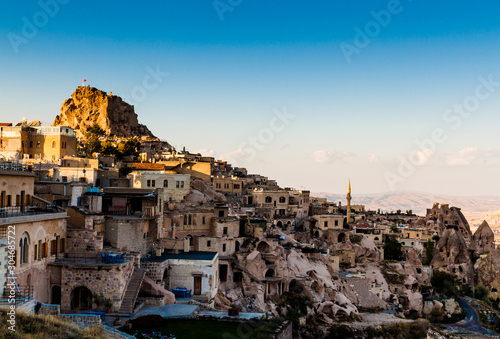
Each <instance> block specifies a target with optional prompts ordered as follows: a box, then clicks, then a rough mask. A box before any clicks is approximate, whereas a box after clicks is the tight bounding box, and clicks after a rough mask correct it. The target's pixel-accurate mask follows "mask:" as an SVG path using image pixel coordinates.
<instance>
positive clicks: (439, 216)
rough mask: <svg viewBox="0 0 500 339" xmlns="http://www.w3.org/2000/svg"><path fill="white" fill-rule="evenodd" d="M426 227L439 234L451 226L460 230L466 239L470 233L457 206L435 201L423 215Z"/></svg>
mask: <svg viewBox="0 0 500 339" xmlns="http://www.w3.org/2000/svg"><path fill="white" fill-rule="evenodd" d="M425 219H426V227H427V228H428V229H430V230H432V231H436V232H438V234H439V236H441V235H442V234H443V233H444V232H445V231H446V230H447V229H448V228H453V229H455V230H457V231H458V232H460V233H461V234H462V236H463V237H464V238H465V239H466V240H467V241H468V240H469V238H470V237H471V235H472V232H471V230H470V226H469V223H468V222H467V219H465V216H464V215H463V213H462V211H461V209H460V208H458V207H450V206H449V205H448V204H441V206H439V204H438V203H435V204H434V206H432V208H429V209H427V214H426V216H425Z"/></svg>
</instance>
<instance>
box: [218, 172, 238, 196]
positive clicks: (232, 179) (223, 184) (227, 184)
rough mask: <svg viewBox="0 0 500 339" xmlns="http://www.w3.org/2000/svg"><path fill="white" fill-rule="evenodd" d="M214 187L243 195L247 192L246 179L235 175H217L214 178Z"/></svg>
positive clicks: (225, 192)
mask: <svg viewBox="0 0 500 339" xmlns="http://www.w3.org/2000/svg"><path fill="white" fill-rule="evenodd" d="M213 188H214V190H215V191H217V192H221V193H224V194H232V195H242V194H244V193H245V188H246V181H245V179H243V178H239V177H237V176H234V175H231V176H226V175H216V176H214V178H213Z"/></svg>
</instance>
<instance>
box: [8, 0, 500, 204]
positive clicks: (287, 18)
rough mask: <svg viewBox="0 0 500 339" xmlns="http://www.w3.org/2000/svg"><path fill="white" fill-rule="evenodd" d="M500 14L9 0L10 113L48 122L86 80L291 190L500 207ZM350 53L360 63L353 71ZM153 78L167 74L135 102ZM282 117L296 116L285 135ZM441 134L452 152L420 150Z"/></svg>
mask: <svg viewBox="0 0 500 339" xmlns="http://www.w3.org/2000/svg"><path fill="white" fill-rule="evenodd" d="M44 4H47V5H44ZM54 4H56V5H54ZM216 7H217V8H219V9H217V8H216ZM223 9H225V10H223ZM391 10H392V13H391ZM499 12H500V3H498V2H495V1H483V2H481V3H473V2H451V1H442V2H439V3H435V2H430V1H400V2H395V1H347V0H342V1H335V2H332V1H317V2H314V3H304V2H299V1H288V2H286V3H285V2H278V1H273V2H269V1H249V0H242V1H238V0H220V1H148V2H137V1H121V2H119V3H118V2H98V1H85V2H79V1H74V0H73V1H68V0H64V1H63V0H60V1H59V2H56V0H52V1H41V2H36V1H32V2H29V3H27V2H22V3H21V2H6V1H4V2H2V3H1V4H0V37H1V38H0V51H1V53H0V77H1V79H2V80H3V81H1V82H0V93H2V95H1V100H0V115H1V118H2V120H3V121H10V122H17V121H19V120H20V119H21V118H22V117H26V118H28V119H32V120H42V122H44V123H45V124H50V123H52V121H53V119H54V117H55V116H56V115H57V114H58V113H59V110H60V107H61V104H62V102H63V101H64V100H65V99H66V98H68V97H69V96H70V95H71V93H72V92H73V91H74V89H75V87H76V86H78V85H80V84H81V81H82V79H83V78H85V79H87V80H88V84H89V85H91V86H95V87H97V88H99V89H102V90H104V91H108V92H110V91H111V92H113V93H114V94H117V95H120V96H123V97H126V98H128V99H129V101H130V103H131V104H134V106H135V108H136V113H138V115H139V121H140V122H141V123H144V124H146V125H148V126H149V128H150V129H151V130H152V131H153V133H154V134H156V135H157V136H158V137H160V138H162V139H166V140H168V141H169V142H170V143H172V144H173V145H176V146H177V147H178V148H180V147H182V146H186V148H187V149H188V150H191V151H200V150H202V151H203V152H204V153H205V154H207V155H213V156H215V157H217V158H224V159H228V160H230V162H231V163H233V165H241V166H245V167H247V168H248V169H249V171H250V172H253V173H261V174H265V175H268V176H269V177H272V178H275V179H277V180H278V182H279V183H280V184H281V185H282V186H293V187H296V188H306V189H311V190H312V191H315V192H320V191H323V192H333V193H340V192H344V191H345V187H346V182H347V180H348V178H351V181H352V182H353V192H354V193H373V192H387V191H391V190H413V191H422V192H430V193H441V194H452V195H493V194H497V193H498V192H499V191H500V181H499V180H496V176H497V173H498V169H499V165H500V161H499V160H500V143H499V138H498V137H497V135H496V134H497V128H498V127H497V126H499V123H500V116H499V114H497V113H498V108H499V107H500V106H499V105H500V86H498V85H495V82H496V81H497V80H498V81H499V82H500V63H498V55H499V54H500V53H499V52H500V47H499V46H500V44H499V42H500V41H499V40H500V24H499V21H498V18H497V16H498V13H499ZM373 13H378V15H379V16H380V15H382V17H383V13H386V14H387V13H390V18H388V17H387V16H386V17H385V20H386V21H385V22H383V25H382V24H380V23H379V22H377V21H376V19H375V17H374V15H373ZM381 13H382V14H381ZM221 18H222V19H223V20H221ZM26 22H28V24H26ZM26 25H28V26H29V25H33V27H35V29H36V32H32V31H29V30H27V28H26V27H27V26H26ZM23 29H24V33H23ZM370 29H374V31H369V30H370ZM359 31H361V32H362V33H363V34H365V35H366V36H367V39H368V41H369V44H367V45H366V46H363V47H360V45H356V44H355V41H354V40H355V38H356V35H357V34H358V33H357V32H359ZM370 32H371V33H370ZM347 44H349V45H350V46H353V47H354V48H357V51H358V52H359V53H354V54H352V55H350V56H349V59H350V60H349V61H348V60H347V58H346V57H345V55H344V53H343V51H342V48H341V47H342V46H346V45H347ZM151 69H159V70H160V71H161V72H165V73H168V76H166V77H162V78H161V79H160V80H161V81H160V82H158V83H156V84H155V86H153V87H154V88H153V89H149V90H146V92H144V93H145V94H144V95H143V96H142V97H138V96H137V95H134V93H138V92H137V90H138V88H140V87H141V86H142V87H144V86H143V81H144V79H145V77H146V76H147V75H148V70H151ZM488 77H490V79H492V80H491V82H492V83H493V85H491V86H492V91H490V92H484V91H485V90H486V89H484V88H483V89H480V93H487V94H489V95H488V98H486V99H477V98H476V99H477V107H476V106H474V109H473V110H471V111H468V112H466V113H469V115H468V116H467V117H466V118H462V122H461V123H460V126H455V123H450V122H449V121H447V120H445V118H444V117H443V114H444V113H445V112H446V111H447V110H449V109H453V107H454V105H456V104H464V103H466V102H468V103H469V104H471V103H473V104H474V103H475V102H474V99H473V98H472V99H471V97H474V96H475V95H476V94H475V91H476V88H477V87H478V86H482V84H483V82H484V81H483V82H481V80H479V79H483V80H485V79H488ZM483 87H484V86H483ZM141 93H142V92H141ZM467 100H469V101H467ZM471 100H472V101H471ZM276 111H279V112H281V113H280V114H283V112H285V111H286V112H287V113H288V114H291V115H293V116H294V117H293V118H290V119H289V121H287V123H286V124H284V125H283V126H282V125H280V126H279V128H275V130H272V129H271V127H272V126H273V125H272V124H273V121H274V120H273V119H275V117H276ZM452 115H453V116H455V117H456V113H452ZM281 127H283V128H281ZM453 127H455V128H453ZM436 129H440V130H441V131H442V132H443V133H444V135H445V136H446V138H445V139H446V140H444V141H440V142H434V144H433V145H432V146H433V147H430V148H432V149H421V148H419V147H418V146H417V144H418V142H419V141H422V140H424V139H428V138H429V137H430V136H431V135H432V133H433V131H435V130H436ZM270 131H271V134H269V132H270ZM252 138H256V139H257V140H259V141H258V142H259V144H258V147H255V146H249V140H251V139H252ZM262 141H264V142H262ZM249 147H251V148H252V150H249ZM416 152H420V153H416ZM412 155H413V158H412ZM411 159H413V163H411V162H410V161H411ZM415 159H417V160H418V161H415ZM405 161H406V163H405ZM408 163H410V166H409V167H408V166H406V167H405V165H407V164H408Z"/></svg>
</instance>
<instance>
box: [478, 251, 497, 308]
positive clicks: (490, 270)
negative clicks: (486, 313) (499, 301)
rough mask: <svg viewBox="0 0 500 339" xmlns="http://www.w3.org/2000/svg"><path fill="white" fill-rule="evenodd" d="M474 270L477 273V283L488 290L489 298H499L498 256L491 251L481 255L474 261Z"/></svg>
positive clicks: (495, 252)
mask: <svg viewBox="0 0 500 339" xmlns="http://www.w3.org/2000/svg"><path fill="white" fill-rule="evenodd" d="M474 269H475V271H476V273H477V283H478V286H479V285H483V286H485V287H486V288H487V289H488V290H490V298H493V299H496V298H498V297H500V293H498V291H500V254H498V251H495V250H492V251H490V252H489V253H488V254H483V255H481V257H480V258H479V259H478V260H477V261H476V264H475V265H474Z"/></svg>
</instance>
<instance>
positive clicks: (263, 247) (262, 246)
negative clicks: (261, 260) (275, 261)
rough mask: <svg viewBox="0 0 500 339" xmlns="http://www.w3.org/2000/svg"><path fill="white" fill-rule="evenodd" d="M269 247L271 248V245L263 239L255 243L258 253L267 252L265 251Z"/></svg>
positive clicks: (267, 250)
mask: <svg viewBox="0 0 500 339" xmlns="http://www.w3.org/2000/svg"><path fill="white" fill-rule="evenodd" d="M270 249H271V246H269V244H268V243H266V242H265V241H261V242H260V243H259V244H258V245H257V251H259V252H260V253H267V252H269V250H270Z"/></svg>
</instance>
